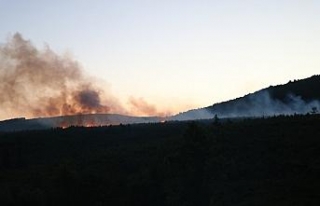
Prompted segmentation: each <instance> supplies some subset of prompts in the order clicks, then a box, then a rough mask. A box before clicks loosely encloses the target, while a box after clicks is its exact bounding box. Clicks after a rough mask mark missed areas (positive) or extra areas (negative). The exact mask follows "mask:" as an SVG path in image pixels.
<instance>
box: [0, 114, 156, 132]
mask: <svg viewBox="0 0 320 206" xmlns="http://www.w3.org/2000/svg"><path fill="white" fill-rule="evenodd" d="M159 121H160V118H159V117H133V116H126V115H119V114H78V115H70V116H59V117H46V118H34V119H25V118H15V119H9V120H4V121H0V131H3V132H10V131H23V130H42V129H49V128H57V127H62V128H66V127H70V126H85V127H91V126H107V125H119V124H133V123H150V122H159Z"/></svg>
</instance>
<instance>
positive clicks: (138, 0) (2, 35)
mask: <svg viewBox="0 0 320 206" xmlns="http://www.w3.org/2000/svg"><path fill="white" fill-rule="evenodd" d="M319 13H320V1H316V0H314V1H311V0H301V1H298V0H268V1H267V0H261V1H254V0H238V1H236V0H225V1H215V0H194V1H191V0H161V1H156V0H154V1H150V0H117V1H111V0H91V1H87V0H86V1H85V0H68V1H61V0H56V1H49V0H28V1H23V0H20V1H18V0H0V43H4V42H6V41H7V39H8V38H9V37H10V35H11V36H12V35H13V34H15V33H16V32H19V33H21V34H22V36H23V37H24V38H25V39H29V40H30V41H31V42H32V43H33V44H34V45H36V46H37V47H38V48H43V47H44V46H45V45H49V47H50V48H51V49H52V50H53V51H55V52H57V53H59V54H65V53H67V54H68V55H70V56H72V58H74V59H75V60H77V61H78V62H79V64H80V65H81V66H82V68H83V69H84V70H85V72H86V73H88V74H89V75H91V76H93V77H95V78H97V79H99V80H101V81H102V82H105V83H104V84H105V85H106V88H108V90H111V91H112V93H113V95H114V96H116V97H117V98H118V99H119V101H120V102H122V103H123V104H126V102H127V101H128V99H130V98H132V97H134V98H141V99H143V100H145V101H146V102H149V103H150V104H153V105H155V106H156V107H157V108H158V109H159V110H163V111H169V112H172V113H178V112H180V111H185V110H188V109H193V108H199V107H204V106H208V105H211V104H213V103H217V102H221V101H226V100H229V99H234V98H236V97H240V96H243V95H245V94H247V93H250V92H254V91H256V90H259V89H262V88H265V87H268V86H270V85H277V84H284V83H287V82H288V81H289V80H294V79H302V78H306V77H309V76H312V75H314V74H319V73H320V58H319V56H320V15H319Z"/></svg>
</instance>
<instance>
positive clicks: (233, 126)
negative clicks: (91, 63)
mask: <svg viewBox="0 0 320 206" xmlns="http://www.w3.org/2000/svg"><path fill="white" fill-rule="evenodd" d="M319 124H320V116H319V115H304V116H302V115H296V116H279V117H272V118H260V119H240V120H237V121H235V120H232V121H231V120H229V121H225V122H221V121H220V120H219V119H218V118H216V119H215V120H208V121H198V122H168V123H163V124H161V123H157V124H141V125H131V126H129V125H121V126H109V127H98V128H82V127H71V128H68V129H64V130H63V129H52V130H43V131H28V132H16V133H1V134H0V180H1V181H0V203H1V205H2V206H6V205H139V206H141V205H224V206H225V205H319V203H320V196H319V185H320V178H319V172H320V167H319V165H320V153H319V151H320V138H319V136H320V127H319Z"/></svg>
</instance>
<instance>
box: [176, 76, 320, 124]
mask: <svg viewBox="0 0 320 206" xmlns="http://www.w3.org/2000/svg"><path fill="white" fill-rule="evenodd" d="M317 88H320V75H313V76H311V77H308V78H305V79H300V80H293V81H289V82H288V83H286V84H280V85H276V86H269V87H266V88H264V89H261V90H258V91H256V92H253V93H249V94H247V95H244V96H242V97H238V98H235V99H232V100H227V101H223V102H220V103H215V104H213V105H210V106H207V107H203V108H199V109H192V110H189V111H186V112H182V113H180V114H177V115H175V116H173V117H171V118H170V119H171V120H191V119H208V118H213V117H214V116H215V115H218V116H220V117H239V116H242V117H250V116H271V115H280V114H294V113H299V114H301V113H307V112H312V110H313V108H316V109H318V108H319V107H320V102H319V101H320V91H319V90H318V89H317ZM313 112H315V111H313Z"/></svg>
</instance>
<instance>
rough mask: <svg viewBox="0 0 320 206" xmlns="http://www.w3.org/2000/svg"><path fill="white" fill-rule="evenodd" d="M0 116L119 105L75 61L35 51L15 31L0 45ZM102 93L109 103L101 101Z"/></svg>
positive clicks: (57, 113)
mask: <svg viewBox="0 0 320 206" xmlns="http://www.w3.org/2000/svg"><path fill="white" fill-rule="evenodd" d="M0 92H1V95H0V106H1V112H0V116H21V115H24V116H26V117H39V116H43V117H45V116H60V115H72V114H81V113H82V114H83V113H90V114H93V113H108V112H114V111H117V110H118V109H119V108H121V106H120V105H117V104H116V103H115V102H117V100H116V99H114V98H113V97H109V96H108V95H106V94H105V93H104V92H103V90H102V89H100V88H99V87H97V85H95V84H94V83H93V81H91V80H90V79H89V78H87V77H86V76H85V75H84V74H83V72H82V70H81V67H80V66H79V64H78V63H77V62H76V61H74V60H72V59H70V58H68V57H67V56H61V55H57V54H56V53H54V52H53V51H52V50H51V49H50V48H49V47H46V48H44V49H43V50H38V49H37V48H36V47H34V46H33V45H32V43H31V42H30V41H28V40H25V39H23V38H22V36H21V35H20V34H19V33H16V34H15V35H13V36H12V37H11V38H10V39H9V41H8V42H7V43H5V44H2V45H0ZM103 96H108V98H109V99H108V100H109V102H110V104H109V102H108V103H105V102H103V100H102V97H103Z"/></svg>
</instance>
